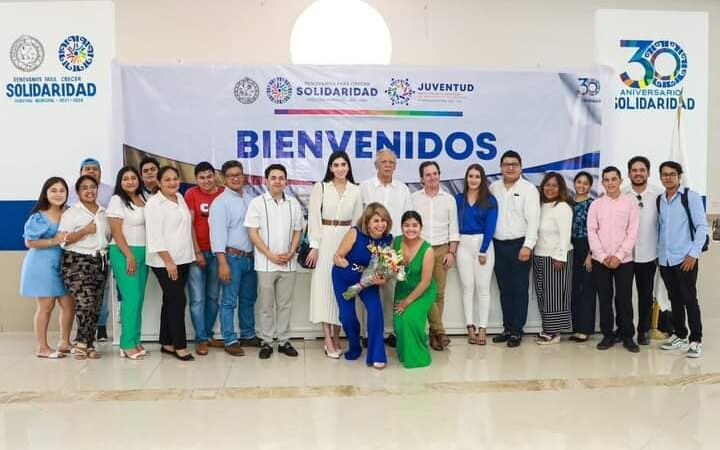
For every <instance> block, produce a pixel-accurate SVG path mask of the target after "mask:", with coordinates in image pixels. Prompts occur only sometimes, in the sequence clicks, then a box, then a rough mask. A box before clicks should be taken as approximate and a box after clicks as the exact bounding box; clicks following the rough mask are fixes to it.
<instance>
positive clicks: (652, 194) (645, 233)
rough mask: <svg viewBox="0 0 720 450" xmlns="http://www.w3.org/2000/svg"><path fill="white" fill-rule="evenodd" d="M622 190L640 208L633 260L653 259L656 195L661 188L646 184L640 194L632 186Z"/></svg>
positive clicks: (644, 260)
mask: <svg viewBox="0 0 720 450" xmlns="http://www.w3.org/2000/svg"><path fill="white" fill-rule="evenodd" d="M624 192H625V193H627V194H628V195H630V196H631V197H632V198H634V199H635V203H637V205H638V207H639V208H640V228H638V239H637V242H636V243H635V249H634V251H633V260H634V261H635V262H638V263H646V262H650V261H655V259H656V258H657V242H658V224H657V220H658V217H657V216H658V215H657V196H658V195H660V194H662V193H663V190H662V189H660V188H658V187H656V186H653V185H651V184H648V185H647V186H646V187H645V190H644V191H643V192H642V194H638V193H637V192H635V191H634V190H633V189H632V187H627V188H626V189H625V190H624ZM638 197H639V198H638ZM641 205H642V206H641Z"/></svg>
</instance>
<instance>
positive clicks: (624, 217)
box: [587, 166, 640, 353]
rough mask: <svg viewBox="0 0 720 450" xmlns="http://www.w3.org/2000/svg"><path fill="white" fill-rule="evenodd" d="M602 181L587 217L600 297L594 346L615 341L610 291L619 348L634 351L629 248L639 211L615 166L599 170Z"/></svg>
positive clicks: (635, 233)
mask: <svg viewBox="0 0 720 450" xmlns="http://www.w3.org/2000/svg"><path fill="white" fill-rule="evenodd" d="M602 184H603V187H604V188H605V195H603V196H602V197H600V198H598V199H597V200H595V201H594V202H592V204H591V205H590V209H589V211H588V217H587V228H588V240H589V241H590V251H591V252H592V259H593V269H592V273H593V278H594V279H595V284H596V286H597V290H598V297H599V299H600V331H602V333H603V339H602V341H601V342H600V343H599V344H598V345H597V348H598V350H607V349H609V348H610V347H612V346H613V344H614V342H615V341H614V333H613V324H614V318H615V315H614V314H613V292H614V297H615V299H614V300H615V310H616V313H617V325H618V334H619V336H620V337H621V338H622V341H623V347H625V348H626V349H628V350H629V351H631V352H633V353H637V352H639V351H640V347H638V345H637V343H636V342H635V339H634V336H635V327H634V325H633V309H632V281H633V248H634V247H635V241H637V236H638V227H639V225H640V211H639V209H638V206H637V202H636V201H634V199H633V198H632V197H630V196H628V195H626V194H623V193H622V192H621V191H620V185H621V184H622V176H621V175H620V170H619V169H618V168H617V167H614V166H608V167H606V168H605V169H603V171H602ZM613 286H614V289H613Z"/></svg>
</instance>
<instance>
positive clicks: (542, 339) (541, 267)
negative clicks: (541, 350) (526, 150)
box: [533, 172, 573, 345]
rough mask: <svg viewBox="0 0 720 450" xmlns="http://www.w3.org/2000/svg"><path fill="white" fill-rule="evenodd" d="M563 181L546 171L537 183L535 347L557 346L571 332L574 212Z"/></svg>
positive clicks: (555, 173) (534, 256)
mask: <svg viewBox="0 0 720 450" xmlns="http://www.w3.org/2000/svg"><path fill="white" fill-rule="evenodd" d="M569 200H570V197H569V196H568V190H567V185H566V184H565V179H564V178H563V177H562V176H561V175H560V174H559V173H557V172H548V173H547V174H546V175H545V177H544V178H543V180H542V183H540V202H541V204H542V208H541V211H540V228H539V229H538V240H537V243H536V244H535V249H534V250H533V275H534V278H535V293H536V295H537V301H538V309H539V310H540V317H541V318H542V329H543V330H542V332H540V334H538V338H537V340H536V341H535V342H536V343H537V344H540V345H545V344H556V343H558V342H560V333H561V332H564V331H565V332H568V331H571V330H572V319H571V313H570V299H571V294H572V260H573V259H572V244H571V242H570V232H571V229H572V217H573V210H572V208H571V207H570V203H569Z"/></svg>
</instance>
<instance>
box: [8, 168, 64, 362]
mask: <svg viewBox="0 0 720 450" xmlns="http://www.w3.org/2000/svg"><path fill="white" fill-rule="evenodd" d="M67 197H68V186H67V183H66V182H65V180H63V179H62V178H60V177H51V178H48V179H47V180H46V181H45V184H43V187H42V190H41V191H40V197H39V198H38V201H37V203H36V204H35V206H34V207H33V209H32V211H31V213H30V217H29V218H28V220H27V222H25V230H24V233H23V237H24V238H25V245H26V246H27V247H28V248H29V249H30V251H28V252H27V254H26V255H25V260H24V261H23V265H22V272H21V275H20V295H22V296H23V297H36V298H37V309H36V311H35V339H36V341H37V350H36V352H35V355H36V356H37V357H38V358H52V359H57V358H63V357H64V356H65V354H66V353H70V350H71V347H72V346H71V344H70V330H71V329H72V323H73V317H74V315H75V305H74V301H73V298H72V297H70V296H69V295H68V294H67V291H66V290H65V286H63V282H62V277H61V276H60V259H61V257H62V248H60V243H61V242H63V240H64V239H65V236H66V235H67V233H65V232H58V224H59V223H60V216H62V213H63V211H65V203H66V202H67ZM56 301H57V302H58V303H60V308H61V313H60V343H59V344H58V348H57V350H54V349H53V348H51V347H50V345H48V340H47V329H48V323H49V322H50V316H51V315H52V311H53V309H54V308H55V302H56Z"/></svg>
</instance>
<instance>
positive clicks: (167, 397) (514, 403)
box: [0, 321, 720, 450]
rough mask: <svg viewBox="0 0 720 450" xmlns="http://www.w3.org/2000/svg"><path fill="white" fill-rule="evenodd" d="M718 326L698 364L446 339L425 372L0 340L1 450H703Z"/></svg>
mask: <svg viewBox="0 0 720 450" xmlns="http://www.w3.org/2000/svg"><path fill="white" fill-rule="evenodd" d="M718 325H720V321H709V322H708V323H706V324H705V329H706V332H707V335H706V338H705V350H706V354H705V355H704V357H703V358H702V359H700V360H689V359H687V358H685V357H684V356H683V355H681V354H679V353H666V352H662V351H660V350H658V349H657V343H656V342H654V343H653V345H652V346H651V347H650V348H647V347H643V349H642V351H641V353H640V354H637V355H635V354H631V353H628V352H627V351H625V350H624V349H623V348H622V347H620V346H617V347H615V348H613V349H611V350H609V351H607V352H600V351H597V350H595V348H594V345H595V343H596V342H597V341H596V340H595V341H592V342H589V343H587V344H572V343H570V342H566V341H563V342H562V343H561V344H560V345H557V346H547V347H538V346H536V345H534V344H533V343H532V339H531V337H530V336H528V338H527V339H525V341H524V342H523V345H522V346H521V347H520V348H519V349H508V348H506V347H505V346H503V345H494V344H488V345H487V346H486V347H478V346H469V345H467V344H466V343H465V342H464V339H463V338H462V337H456V338H454V339H453V343H452V345H451V347H450V349H449V350H448V351H446V352H442V353H438V352H434V353H433V364H432V366H430V367H428V368H423V369H413V370H406V369H403V368H402V367H400V366H399V365H398V363H397V360H396V359H395V358H394V353H393V352H392V351H391V352H390V364H389V365H388V368H387V369H386V370H384V371H376V370H373V369H371V368H368V367H366V366H365V365H364V363H363V362H362V361H354V362H348V361H344V360H340V361H335V360H330V359H328V358H326V357H325V356H324V354H323V353H322V347H321V345H320V343H319V341H295V342H294V344H295V346H296V347H297V348H298V350H299V351H300V357H299V358H288V357H286V356H284V355H279V354H278V353H277V352H276V353H274V354H273V356H272V358H271V359H269V360H259V359H258V358H257V355H256V353H255V349H252V350H251V351H250V352H248V356H245V357H242V358H233V357H230V356H229V355H226V354H225V353H224V352H222V351H221V350H215V349H211V353H210V355H208V356H206V357H198V359H197V361H195V362H192V363H183V362H180V361H177V360H175V359H173V358H171V357H168V356H166V355H162V356H161V354H160V352H159V351H157V349H158V347H157V345H149V348H150V349H151V350H155V351H153V352H152V355H151V356H150V357H149V358H148V359H146V360H143V361H130V360H127V359H121V358H119V356H118V355H117V353H116V350H115V348H114V347H112V346H110V345H107V344H106V345H104V346H103V347H102V348H101V350H102V351H103V354H104V355H103V358H102V359H101V360H97V361H74V360H72V359H70V358H65V359H63V360H57V361H49V360H41V359H38V358H35V357H33V356H32V349H33V338H32V335H30V334H2V335H0V414H1V417H2V419H3V420H0V449H12V450H22V449H123V450H128V449H134V448H137V449H217V450H219V449H226V448H227V449H230V448H232V449H237V448H246V449H256V448H257V449H283V450H285V449H288V448H295V449H304V448H312V449H335V448H348V449H355V448H357V449H375V448H377V449H409V448H418V449H419V448H422V449H435V448H437V449H443V450H447V449H465V448H468V449H470V448H473V449H476V448H482V449H506V448H507V449H514V450H519V449H553V450H560V449H569V450H570V449H573V450H574V449H588V450H589V449H602V450H611V449H648V450H650V449H653V450H655V449H665V448H667V449H673V450H677V449H717V448H720V444H718V442H720V427H718V426H717V420H718V419H717V418H718V417H720V352H717V351H716V350H715V349H714V345H713V343H714V342H717V341H718V338H720V331H715V330H717V329H718Z"/></svg>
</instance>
